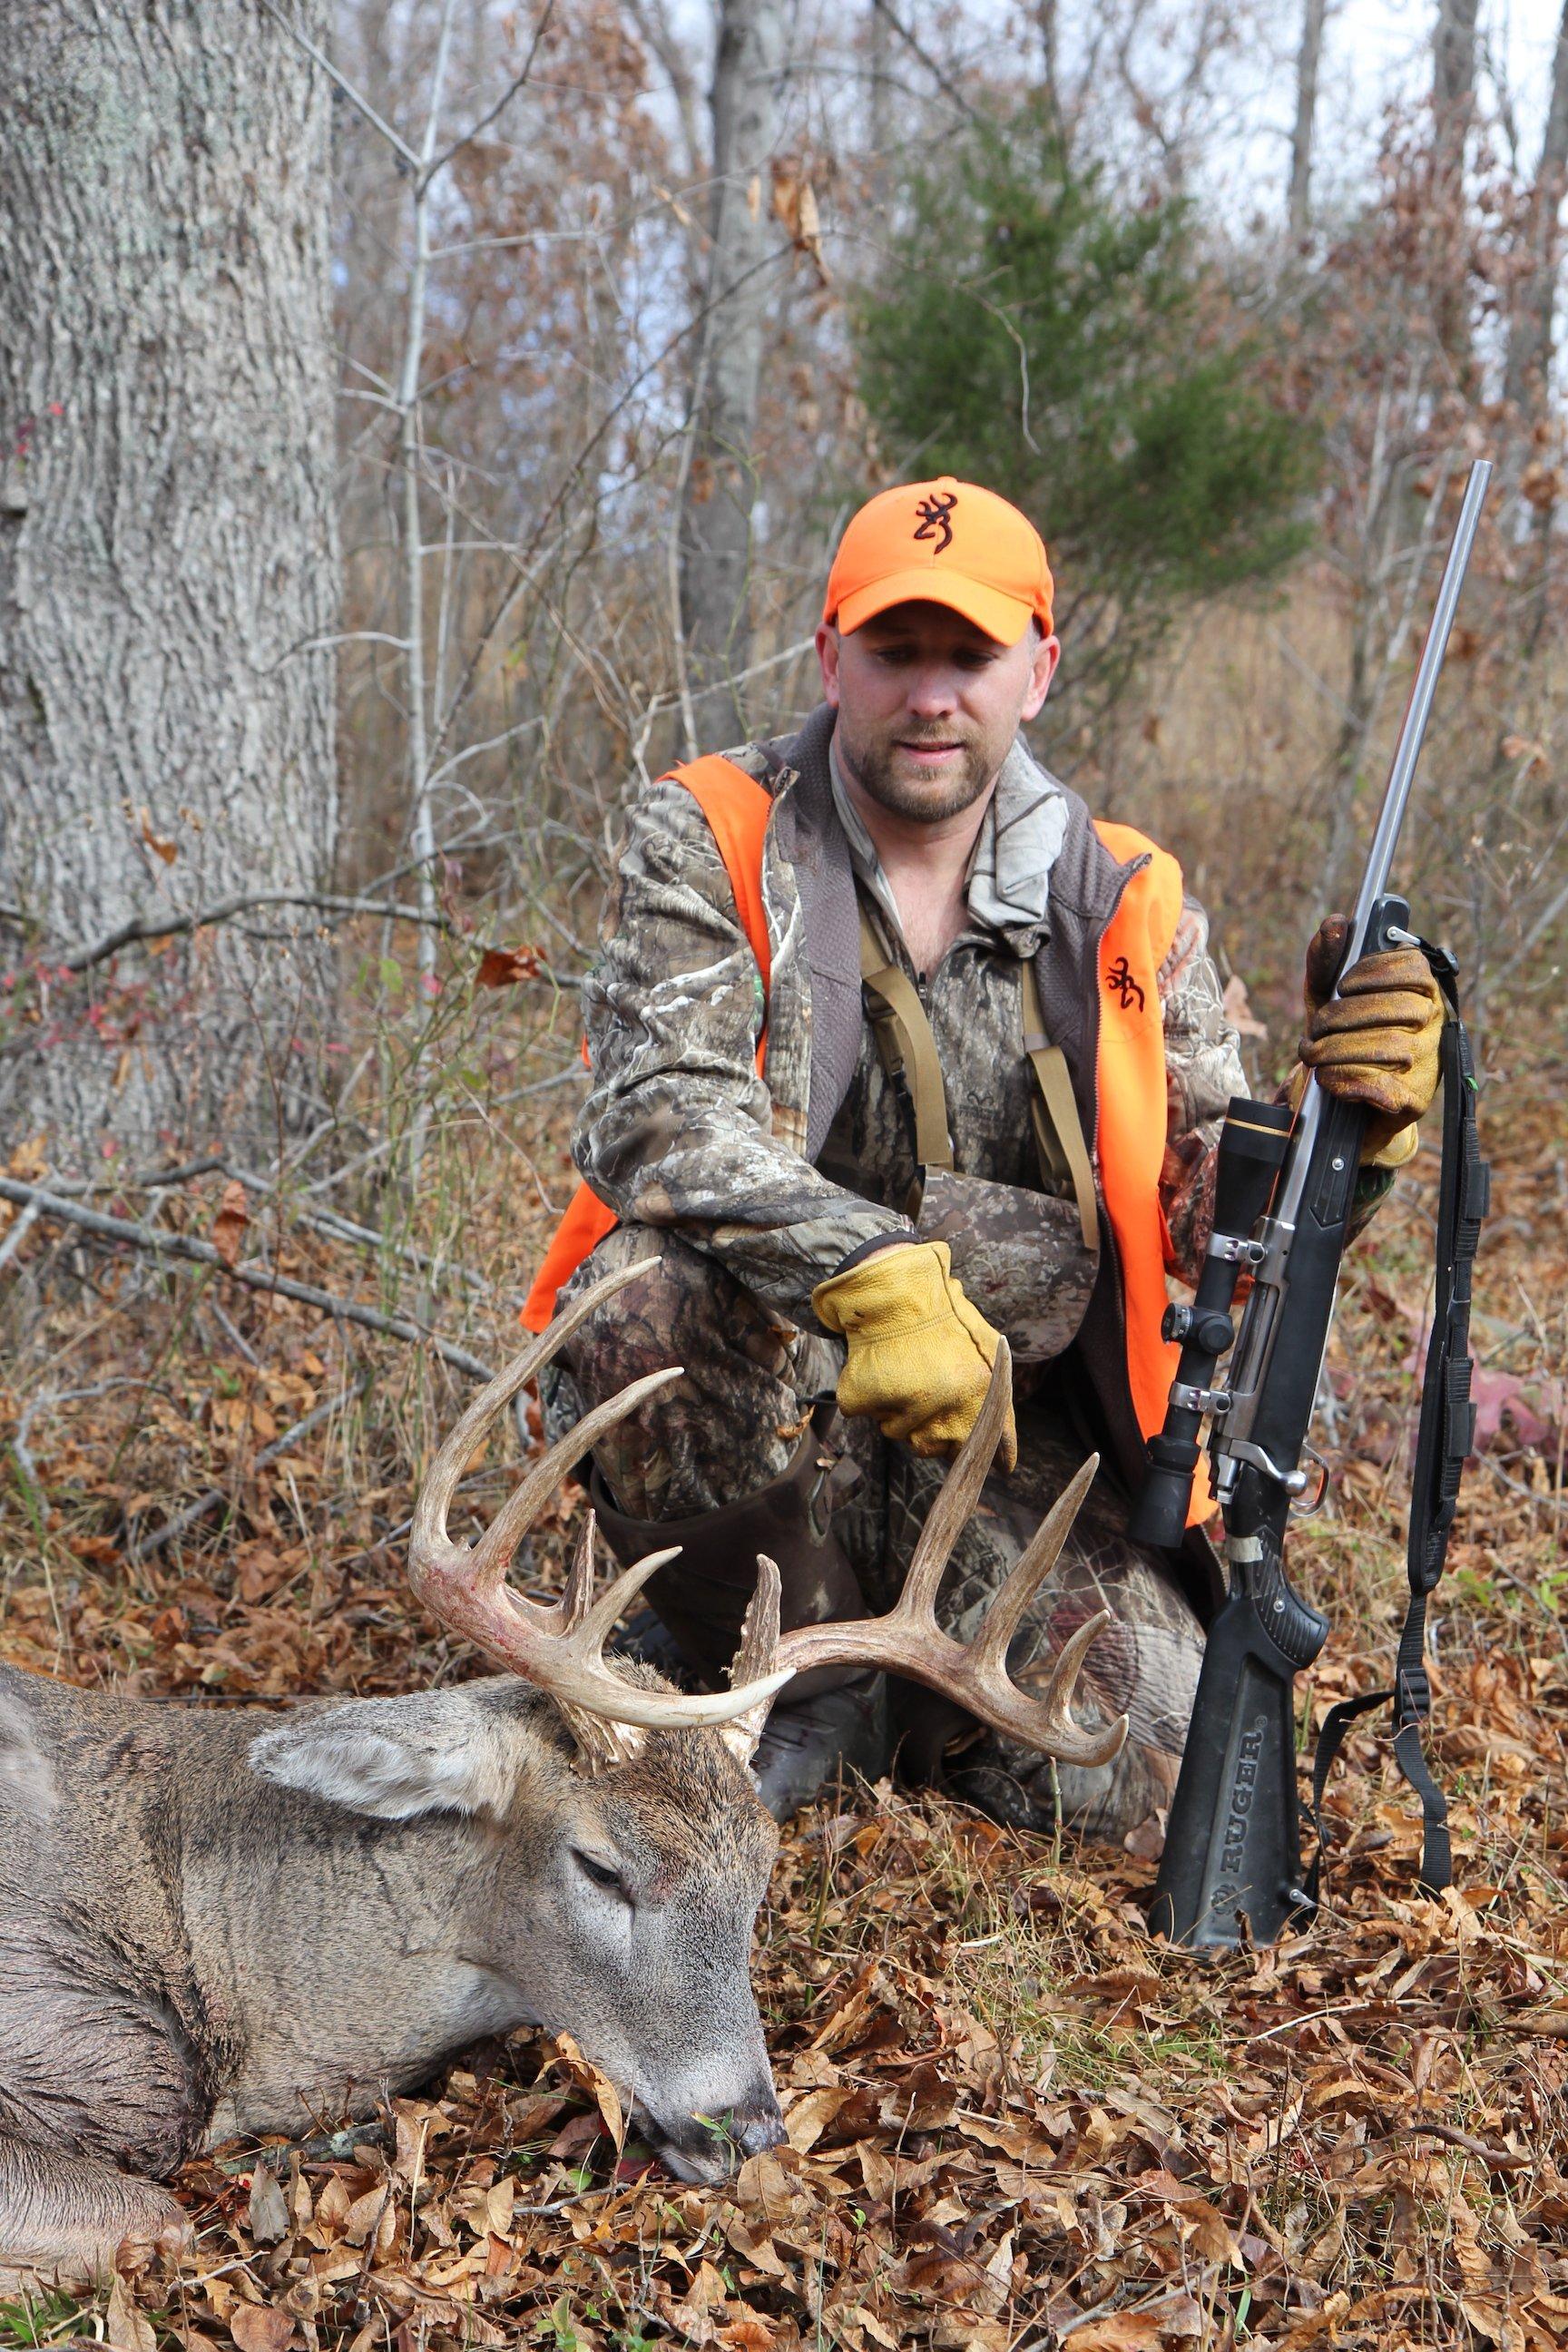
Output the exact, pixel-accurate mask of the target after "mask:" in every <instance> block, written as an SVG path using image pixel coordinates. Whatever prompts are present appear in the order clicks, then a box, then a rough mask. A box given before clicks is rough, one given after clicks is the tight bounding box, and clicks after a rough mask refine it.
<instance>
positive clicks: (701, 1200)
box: [574, 709, 1247, 1336]
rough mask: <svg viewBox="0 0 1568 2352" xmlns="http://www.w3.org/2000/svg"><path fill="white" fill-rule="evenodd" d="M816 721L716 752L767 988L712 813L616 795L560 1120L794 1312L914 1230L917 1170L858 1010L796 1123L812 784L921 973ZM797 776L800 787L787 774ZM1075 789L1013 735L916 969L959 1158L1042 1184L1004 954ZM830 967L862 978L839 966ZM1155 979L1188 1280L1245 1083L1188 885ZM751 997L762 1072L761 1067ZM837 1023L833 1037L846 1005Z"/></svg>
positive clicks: (1176, 1249) (635, 1201) (822, 815)
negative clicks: (964, 904)
mask: <svg viewBox="0 0 1568 2352" xmlns="http://www.w3.org/2000/svg"><path fill="white" fill-rule="evenodd" d="M831 731H832V714H831V712H829V711H827V710H826V709H823V710H819V711H818V712H816V714H814V716H813V718H812V719H810V720H809V721H808V722H807V724H806V726H805V728H803V729H802V730H800V732H799V733H798V734H797V735H795V736H790V737H784V738H779V739H776V740H774V741H773V742H771V743H767V744H760V745H751V746H747V747H745V748H744V749H742V751H737V752H734V753H731V755H730V756H731V757H732V758H733V759H735V760H736V761H737V762H738V764H740V765H741V766H742V767H744V768H745V769H746V770H747V772H749V773H751V774H752V775H753V776H755V777H757V778H758V780H759V781H760V782H763V784H764V785H765V786H766V787H767V789H768V790H769V791H770V792H771V793H772V794H773V801H774V813H773V817H772V819H771V820H770V823H769V828H768V834H767V841H766V846H765V850H764V857H763V902H764V906H765V909H766V914H767V920H768V929H769V937H770V942H771V947H772V975H771V981H770V985H769V988H768V992H767V999H766V1003H765V1005H764V1002H763V988H762V982H761V977H760V974H759V972H758V970H757V965H756V961H755V959H754V958H753V956H752V950H751V948H750V946H749V944H748V942H747V940H746V937H745V934H744V931H743V930H742V927H741V923H740V919H739V917H738V914H737V911H736V907H735V902H734V898H733V895H732V893H731V887H730V883H729V878H728V876H727V875H726V873H725V870H724V866H723V862H722V860H721V856H720V855H719V851H718V847H717V845H716V844H715V842H714V839H713V836H712V834H711V833H710V830H709V827H708V824H707V822H706V820H705V818H704V817H703V815H702V813H701V810H700V807H699V805H698V803H697V802H696V801H695V800H694V799H693V797H692V796H691V794H690V793H688V792H687V791H686V790H685V788H684V787H683V786H681V785H679V784H678V783H673V782H668V781H662V782H658V783H655V784H654V785H652V786H651V787H650V788H649V789H648V790H647V792H645V793H642V794H641V795H640V797H639V798H638V800H637V803H636V804H635V806H634V808H633V810H632V812H631V815H630V820H629V825H628V830H627V834H626V840H625V843H624V845H623V847H622V851H621V855H620V857H619V859H618V861H617V870H616V881H615V885H614V887H613V889H612V892H611V895H610V898H609V901H608V904H607V907H606V910H605V920H604V926H603V930H602V950H603V952H602V954H601V956H600V959H599V961H598V962H597V963H596V964H595V967H594V969H593V971H591V972H590V973H589V975H588V976H587V979H586V981H585V982H584V1018H585V1023H586V1029H587V1036H588V1046H589V1054H590V1058H591V1063H592V1069H593V1087H592V1091H591V1093H590V1095H589V1097H588V1099H587V1101H586V1103H585V1104H584V1108H583V1111H582V1113H581V1115H580V1117H579V1118H578V1122H577V1126H576V1129H575V1133H574V1156H575V1158H576V1161H577V1165H578V1167H579V1169H580V1171H582V1173H583V1175H584V1177H585V1178H586V1180H587V1181H588V1182H589V1183H590V1184H591V1185H592V1186H593V1188H594V1190H595V1192H597V1193H598V1194H599V1195H600V1197H601V1198H602V1199H604V1200H605V1201H606V1202H609V1204H610V1205H611V1207H613V1208H614V1209H615V1210H616V1213H617V1214H618V1215H619V1216H620V1217H621V1218H623V1219H624V1220H625V1221H626V1222H627V1223H640V1224H647V1225H655V1226H662V1227H676V1228H679V1230H680V1232H681V1233H682V1234H684V1235H685V1236H686V1238H687V1239H688V1240H689V1241H696V1242H698V1243H699V1244H700V1246H701V1247H702V1248H703V1249H705V1250H706V1251H708V1252H709V1253H710V1255H712V1256H713V1257H714V1258H716V1259H717V1260H719V1261H720V1262H721V1263H722V1264H723V1265H725V1266H726V1267H727V1268H728V1269H729V1271H730V1272H731V1274H732V1275H733V1276H735V1277H736V1279H737V1280H739V1281H740V1282H742V1284H743V1285H744V1286H745V1287H746V1288H747V1289H748V1290H750V1291H752V1293H753V1294H754V1295H755V1296H757V1297H761V1298H763V1299H764V1300H765V1301H767V1302H768V1303H769V1304H770V1305H772V1306H773V1307H777V1308H778V1309H780V1310H781V1311H782V1312H783V1313H784V1315H785V1316H787V1317H788V1318H790V1319H792V1320H800V1319H802V1318H805V1317H806V1316H807V1314H808V1310H809V1300H810V1295H811V1292H812V1290H813V1288H814V1287H815V1286H816V1284H817V1283H819V1282H821V1281H823V1280H824V1279H826V1276H829V1275H831V1274H833V1273H834V1272H835V1271H836V1270H837V1268H838V1266H839V1265H841V1264H842V1263H843V1261H844V1259H845V1258H846V1257H847V1256H848V1255H850V1253H851V1252H853V1251H855V1250H857V1249H858V1248H859V1247H860V1246H861V1245H863V1244H866V1243H867V1242H869V1241H871V1240H874V1239H876V1238H878V1237H879V1236H892V1235H907V1234H910V1232H911V1231H912V1230H914V1228H913V1227H912V1226H911V1224H910V1219H909V1218H908V1217H907V1216H906V1215H905V1214H904V1213H903V1206H904V1204H905V1203H906V1202H908V1199H909V1195H910V1182H911V1180H912V1179H913V1177H914V1174H915V1169H914V1159H913V1136H912V1128H911V1124H910V1116H909V1105H908V1103H907V1100H904V1099H901V1098H900V1093H899V1090H898V1088H897V1087H895V1086H894V1084H893V1082H892V1081H891V1080H889V1077H888V1076H887V1074H886V1073H885V1071H884V1070H883V1068H882V1065H881V1061H880V1058H879V1055H878V1054H877V1052H876V1051H875V1049H874V1045H873V1044H872V1042H871V1034H870V1029H869V1024H864V1023H861V1024H859V1030H860V1043H859V1050H858V1055H856V1056H855V1058H854V1064H853V1067H852V1068H850V1069H847V1070H845V1071H843V1072H841V1073H839V1074H838V1082H837V1084H836V1085H835V1087H834V1088H833V1090H832V1091H833V1092H834V1094H835V1096H836V1102H835V1104H834V1105H833V1106H832V1108H834V1111H835V1116H834V1117H833V1118H832V1121H831V1125H830V1127H829V1129H828V1131H827V1133H826V1136H822V1137H817V1136H813V1135H811V1134H810V1126H811V1118H812V1113H813V1111H814V1110H815V1109H816V1107H817V1093H818V1091H819V1090H818V1088H817V1087H815V1086H814V1072H813V1034H814V1000H815V1001H816V1002H817V1003H819V1004H820V1003H823V1002H826V998H825V996H824V992H825V990H826V989H827V988H829V987H835V986H837V987H843V986H844V985H846V978H845V974H844V973H843V971H836V972H830V971H827V970H826V968H825V963H824V959H823V957H822V953H821V948H820V942H816V941H814V940H812V939H810V938H808V936H807V926H806V923H805V919H804V916H803V909H802V889H801V887H800V877H799V876H797V866H802V864H803V861H806V862H809V861H810V860H811V858H812V857H813V855H814V851H815V847H816V844H815V841H814V839H813V837H812V834H811V831H810V829H809V828H805V829H804V830H803V826H802V823H801V814H800V812H801V809H802V808H804V807H805V806H806V805H807V803H808V801H809V804H810V806H811V809H812V811H813V815H812V824H813V825H814V826H816V828H818V829H820V828H821V827H822V825H823V824H824V823H826V824H836V823H837V824H843V825H844V826H845V829H846V831H847V834H848V846H849V852H850V856H851V859H852V861H853V864H854V868H855V877H856V884H857V887H858V889H859V890H860V891H861V892H862V893H863V895H864V897H865V898H866V899H867V900H868V903H869V904H870V906H871V907H872V908H873V912H874V921H875V925H876V928H877V929H878V931H879V935H880V937H881V939H882V940H883V942H884V944H885V946H886V948H887V950H888V951H889V954H891V955H894V956H896V957H897V958H898V959H899V960H900V961H901V962H902V963H903V965H904V966H905V968H906V969H907V970H908V971H910V976H911V978H915V977H918V975H916V974H915V973H914V971H913V966H912V964H911V963H910V958H909V952H908V950H907V948H906V947H905V945H904V942H903V940H902V937H901V934H900V930H899V928H898V921H897V909H896V907H895V906H894V905H893V902H892V899H891V896H890V893H889V891H888V890H887V887H886V885H885V883H883V882H882V880H881V878H880V876H879V871H878V869H877V867H876V862H875V853H874V851H873V850H871V848H870V845H869V842H868V839H867V838H866V837H864V836H862V837H861V838H860V839H859V840H857V839H856V831H857V828H856V826H855V824H854V820H853V816H852V813H851V812H848V811H847V808H846V807H845V805H844V804H843V803H842V802H841V801H840V800H838V799H837V798H833V799H830V798H828V797H827V796H826V779H827V777H828V775H829V773H830V768H829V742H830V737H831ZM803 777H804V780H805V783H806V784H808V785H814V786H815V792H814V794H808V793H805V792H804V791H803ZM792 803H795V805H794V806H793V807H792ZM1075 808H1076V809H1078V811H1079V815H1080V816H1081V814H1082V812H1081V804H1080V803H1076V802H1075V801H1074V798H1073V796H1072V795H1071V794H1069V793H1067V792H1066V791H1065V789H1064V788H1063V787H1062V786H1060V785H1059V784H1058V783H1057V782H1055V781H1054V780H1053V779H1051V778H1050V777H1049V776H1047V774H1046V773H1045V772H1044V771H1043V770H1041V769H1040V768H1038V767H1037V765H1036V764H1035V762H1034V761H1033V760H1032V759H1031V758H1030V757H1029V755H1028V754H1027V752H1026V751H1024V749H1023V747H1022V745H1021V744H1020V745H1017V746H1016V747H1015V751H1014V752H1013V754H1012V755H1011V756H1010V758H1009V760H1008V762H1007V765H1006V767H1005V769H1004V771H1003V774H1002V776H1001V778H1000V779H999V780H998V785H997V790H996V793H995V795H994V800H993V803H992V806H991V808H990V810H989V811H988V813H987V816H986V819H985V823H984V827H983V829H982V834H981V836H980V839H979V841H978V842H977V844H976V849H975V854H974V856H973V860H972V864H971V871H970V877H969V885H968V919H967V921H966V923H965V926H964V929H963V932H962V934H961V936H960V938H959V939H958V940H957V941H956V942H955V943H954V945H953V947H952V949H951V950H949V952H948V954H947V956H946V957H945V958H944V959H943V961H942V965H941V966H940V968H939V969H938V971H936V972H935V973H933V974H932V975H931V977H930V979H929V981H927V982H925V984H924V988H923V994H924V1001H925V1004H926V1010H927V1013H928V1017H929V1019H930V1021H931V1027H932V1030H933V1033H934V1034H935V1037H936V1040H937V1045H938V1049H939V1055H940V1058H941V1061H942V1072H943V1078H944V1083H945V1085H946V1087H947V1094H948V1116H949V1126H950V1129H951V1133H952V1144H953V1156H954V1166H955V1169H957V1170H958V1171H961V1172H963V1173H964V1174H967V1175H971V1176H974V1177H980V1178H984V1179H988V1180H990V1181H992V1182H994V1183H996V1184H1000V1185H1005V1186H1009V1187H1014V1188H1018V1189H1020V1190H1024V1191H1040V1190H1043V1189H1047V1181H1046V1179H1045V1178H1044V1176H1043V1175H1042V1172H1041V1170H1040V1166H1039V1162H1038V1159H1037V1153H1036V1150H1035V1147H1034V1140H1033V1133H1032V1128H1031V1118H1030V1109H1029V1101H1030V1090H1031V1087H1032V1086H1033V1079H1032V1076H1031V1074H1030V1072H1029V1068H1028V1066H1027V1063H1026V1061H1025V1059H1024V1056H1023V1053H1022V1043H1021V1041H1022V1020H1021V1010H1020V995H1021V971H1022V961H1021V960H1022V959H1023V958H1024V957H1026V956H1034V955H1035V954H1036V953H1037V950H1039V949H1040V947H1041V944H1042V942H1043V941H1044V940H1047V936H1048V934H1049V933H1050V929H1051V925H1052V919H1053V907H1052V902H1051V897H1050V884H1051V877H1052V870H1053V864H1054V859H1055V855H1056V851H1057V849H1058V847H1059V845H1060V842H1061V839H1062V835H1063V826H1064V813H1070V811H1071V810H1073V809H1075ZM839 961H840V962H842V958H840V959H839ZM847 984H848V985H850V986H853V987H854V989H855V990H856V992H857V998H858V970H856V971H852V972H851V974H850V975H849V978H848V982H847ZM1091 984H1092V983H1091ZM1159 988H1160V997H1161V1004H1162V1009H1163V1023H1164V1038H1165V1066H1166V1120H1167V1129H1166V1133H1167V1149H1166V1153H1165V1161H1164V1171H1163V1179H1162V1185H1161V1195H1162V1204H1163V1208H1164V1212H1165V1216H1166V1220H1167V1223H1168V1224H1169V1227H1170V1231H1171V1235H1172V1244H1173V1269H1174V1270H1175V1271H1176V1272H1178V1273H1179V1274H1181V1275H1183V1276H1185V1277H1186V1278H1187V1279H1189V1280H1192V1279H1194V1278H1195V1276H1196V1271H1197V1266H1198V1263H1199V1260H1200V1258H1201V1255H1202V1252H1203V1248H1204V1245H1205V1242H1206V1238H1207V1232H1208V1224H1209V1212H1210V1202H1211V1198H1212V1182H1213V1164H1214V1145H1215V1139H1216V1138H1217V1134H1218V1123H1219V1120H1220V1118H1221V1117H1222V1116H1223V1113H1224V1109H1225V1106H1226V1101H1227V1100H1228V1098H1229V1097H1230V1096H1231V1095H1233V1094H1240V1093H1245V1092H1246V1091H1247V1083H1246V1078H1245V1076H1244V1073H1243V1071H1242V1067H1241V1064H1240V1059H1239V1055H1238V1051H1237V1038H1236V1034H1235V1032H1234V1031H1233V1030H1232V1029H1231V1028H1230V1027H1229V1026H1228V1025H1227V1024H1226V1019H1225V1015H1224V1011H1223V1006H1222V1003H1221V995H1220V990H1219V985H1218V982H1217V979H1216V977H1215V970H1214V966H1213V964H1212V962H1211V961H1210V959H1209V956H1208V952H1207V922H1206V919H1205V916H1204V913H1203V911H1202V909H1201V908H1199V907H1198V906H1196V905H1195V904H1194V903H1193V902H1191V901H1188V902H1187V903H1186V905H1185V907H1184V912H1183V915H1182V918H1181V921H1180V923H1179V925H1178V929H1177V931H1176V935H1175V939H1174V940H1173V945H1172V948H1171V950H1170V953H1169V955H1168V956H1167V958H1166V960H1165V962H1164V965H1163V968H1162V970H1161V971H1160V973H1159ZM764 1013H765V1018H766V1054H765V1071H766V1077H765V1080H764V1078H763V1077H762V1076H759V1075H758V1070H757V1045H758V1041H759V1036H760V1034H761V1033H762V1028H763V1018H764ZM834 1026H835V1027H836V1029H837V1032H838V1033H839V1034H842V1033H843V1031H844V1027H845V1023H844V1020H843V1018H842V1017H839V1018H838V1019H837V1022H836V1023H835V1024H834ZM815 1075H816V1076H818V1077H820V1076H821V1073H820V1072H818V1073H816V1074H815ZM816 1123H817V1126H818V1127H819V1128H820V1127H821V1126H822V1124H823V1121H822V1119H821V1118H818V1120H817V1122H816ZM808 1143H809V1144H811V1145H814V1146H815V1149H813V1150H810V1151H809V1154H808ZM814 1162H815V1163H816V1164H814ZM1075 1224H1076V1220H1074V1219H1071V1218H1064V1220H1063V1234H1064V1240H1063V1244H1062V1246H1063V1248H1064V1250H1070V1249H1071V1247H1072V1246H1073V1244H1072V1243H1071V1241H1070V1239H1068V1238H1067V1237H1066V1236H1067V1235H1068V1234H1069V1232H1070V1229H1071V1228H1073V1227H1074V1226H1075ZM1079 1246H1081V1244H1079ZM1074 1287H1075V1288H1076V1287H1077V1286H1076V1284H1075V1285H1074ZM1067 1336H1070V1333H1068V1335H1067Z"/></svg>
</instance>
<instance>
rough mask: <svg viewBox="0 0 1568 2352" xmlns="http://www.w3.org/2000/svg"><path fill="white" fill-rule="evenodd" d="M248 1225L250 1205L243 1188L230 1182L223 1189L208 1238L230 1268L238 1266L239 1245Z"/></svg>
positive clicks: (236, 1183)
mask: <svg viewBox="0 0 1568 2352" xmlns="http://www.w3.org/2000/svg"><path fill="white" fill-rule="evenodd" d="M249 1223H250V1204H249V1202H247V1199H246V1195H245V1187H244V1185H243V1184H241V1183H238V1182H237V1181H230V1182H229V1183H227V1184H226V1185H225V1186H224V1188H223V1197H222V1199H221V1200H220V1201H219V1202H218V1210H217V1215H216V1217H215V1218H214V1219H213V1223H212V1231H211V1234H209V1236H208V1238H209V1240H210V1241H211V1243H212V1245H213V1247H214V1249H216V1252H217V1254H218V1255H219V1257H221V1258H222V1260H223V1262H224V1264H225V1265H226V1266H229V1267H231V1268H232V1267H234V1266H237V1265H238V1264H239V1248H240V1244H241V1243H242V1242H243V1241H244V1239H245V1232H246V1227H247V1225H248V1224H249Z"/></svg>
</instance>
